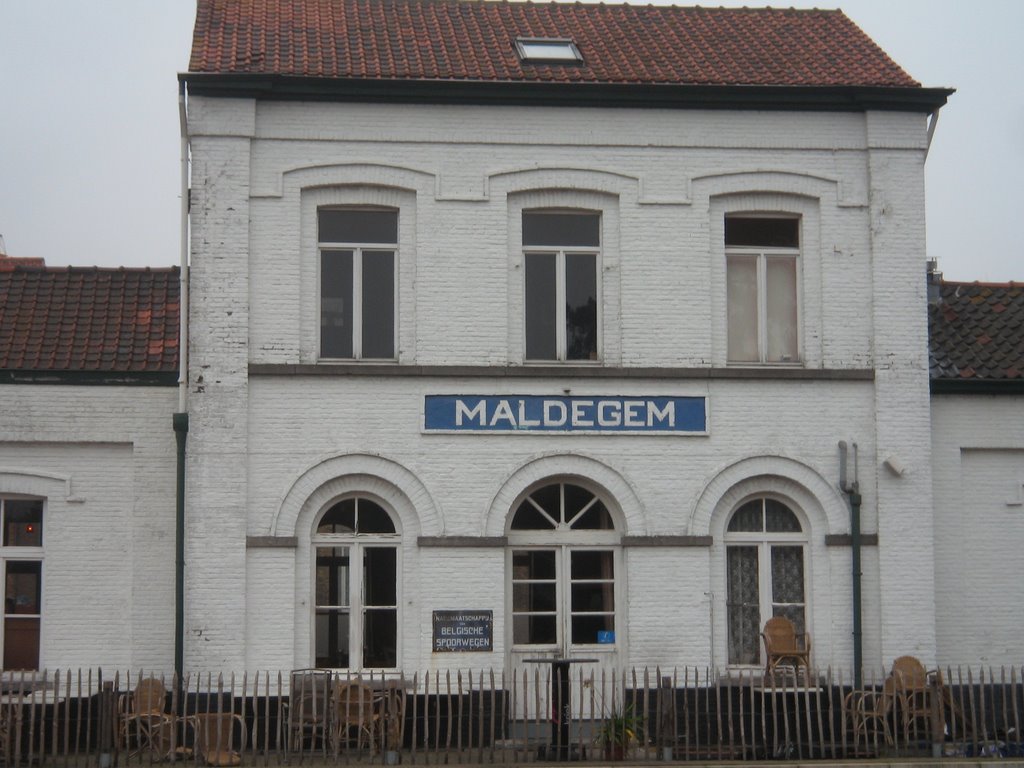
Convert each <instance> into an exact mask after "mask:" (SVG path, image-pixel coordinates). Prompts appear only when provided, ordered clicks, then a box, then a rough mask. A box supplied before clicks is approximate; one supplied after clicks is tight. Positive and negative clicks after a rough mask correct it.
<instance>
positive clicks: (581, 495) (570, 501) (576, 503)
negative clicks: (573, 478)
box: [562, 483, 594, 522]
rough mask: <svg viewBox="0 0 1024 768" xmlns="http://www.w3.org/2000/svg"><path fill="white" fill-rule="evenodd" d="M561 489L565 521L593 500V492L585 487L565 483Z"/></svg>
mask: <svg viewBox="0 0 1024 768" xmlns="http://www.w3.org/2000/svg"><path fill="white" fill-rule="evenodd" d="M562 489H563V490H562V493H563V494H564V495H565V522H569V521H570V520H572V519H573V518H574V517H576V515H578V514H579V512H580V510H581V509H583V508H584V507H585V506H587V505H588V504H590V502H592V501H594V494H592V493H591V492H590V491H588V490H587V489H586V488H581V487H580V486H578V485H572V484H571V483H565V484H563V486H562Z"/></svg>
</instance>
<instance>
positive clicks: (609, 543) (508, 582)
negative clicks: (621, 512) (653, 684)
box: [505, 478, 625, 653]
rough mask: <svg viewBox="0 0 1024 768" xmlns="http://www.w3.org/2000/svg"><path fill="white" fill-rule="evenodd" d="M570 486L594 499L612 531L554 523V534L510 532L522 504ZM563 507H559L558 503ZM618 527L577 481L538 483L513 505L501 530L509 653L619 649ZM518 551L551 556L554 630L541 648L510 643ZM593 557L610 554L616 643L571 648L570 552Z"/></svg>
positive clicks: (621, 582)
mask: <svg viewBox="0 0 1024 768" xmlns="http://www.w3.org/2000/svg"><path fill="white" fill-rule="evenodd" d="M559 484H570V485H578V486H579V487H581V488H584V489H585V490H587V491H589V492H590V493H592V494H594V496H596V497H597V498H598V499H599V500H600V501H601V503H603V504H604V506H605V509H607V510H608V514H609V515H610V516H611V519H612V522H613V523H614V524H615V527H614V528H611V529H609V530H592V529H579V530H577V529H573V528H572V527H571V526H570V525H568V524H566V523H564V522H559V523H558V524H557V525H556V527H555V529H554V530H519V529H513V528H512V521H513V519H514V518H515V513H516V510H518V509H519V507H520V505H521V504H522V503H523V501H524V500H525V499H526V498H527V497H528V496H530V495H532V494H533V493H535V492H536V491H538V490H540V489H541V488H543V487H545V486H548V485H559ZM562 503H564V501H563V502H562ZM619 527H620V521H619V520H618V519H617V516H616V515H615V514H614V512H613V511H612V506H611V504H610V503H609V501H608V499H607V497H606V496H605V495H604V494H603V493H601V492H599V491H598V490H596V489H594V488H593V487H591V486H590V485H588V484H586V483H583V482H580V479H579V478H566V479H558V478H551V479H548V480H545V481H544V482H542V483H538V484H536V485H534V486H533V487H531V489H530V490H529V491H528V492H526V493H523V494H522V495H521V496H520V497H519V498H518V499H517V500H516V502H515V503H514V504H513V505H512V508H511V510H510V511H509V516H508V522H507V526H506V537H507V540H508V545H507V547H506V560H505V573H506V574H507V575H506V578H505V587H506V604H507V605H508V644H509V647H510V648H511V649H512V650H513V651H519V652H524V651H537V652H547V651H563V652H566V653H570V652H573V651H579V650H587V651H588V652H590V651H594V652H599V653H601V652H613V651H616V650H619V649H621V648H623V647H624V642H623V630H624V628H625V610H624V607H625V606H624V603H623V599H624V587H623V585H624V580H625V572H624V571H623V562H622V546H621V543H622V541H621V537H622V532H621V530H620V529H619ZM523 551H534V552H536V551H545V552H550V551H553V552H555V606H556V608H555V613H556V618H555V627H556V630H555V631H556V641H555V644H554V645H542V644H535V643H515V642H514V633H513V630H514V627H513V624H514V616H515V613H514V602H513V572H512V557H513V554H514V553H515V552H523ZM580 551H597V552H611V553H612V568H613V569H614V575H613V577H612V578H613V595H614V601H615V611H614V617H615V642H614V643H570V642H569V639H570V638H571V637H572V616H573V614H572V572H571V558H572V553H573V552H580Z"/></svg>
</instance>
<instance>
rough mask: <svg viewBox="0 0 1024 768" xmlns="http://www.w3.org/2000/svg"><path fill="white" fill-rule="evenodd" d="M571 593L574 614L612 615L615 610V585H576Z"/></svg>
mask: <svg viewBox="0 0 1024 768" xmlns="http://www.w3.org/2000/svg"><path fill="white" fill-rule="evenodd" d="M571 591H572V595H571V600H572V612H573V613H610V612H612V611H614V610H615V585H614V584H608V583H605V584H591V583H589V582H583V583H575V584H573V585H572V590H571Z"/></svg>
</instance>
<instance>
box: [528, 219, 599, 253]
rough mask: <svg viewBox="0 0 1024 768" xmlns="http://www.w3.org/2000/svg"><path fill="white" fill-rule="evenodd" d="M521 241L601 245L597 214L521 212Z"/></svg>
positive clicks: (559, 244) (560, 244)
mask: <svg viewBox="0 0 1024 768" xmlns="http://www.w3.org/2000/svg"><path fill="white" fill-rule="evenodd" d="M523 245H542V246H563V245H564V246H580V245H585V246H591V247H594V248H596V247H598V246H600V245H601V214H599V213H572V212H567V211H559V212H554V211H551V212H546V211H545V212H542V211H531V212H524V213H523Z"/></svg>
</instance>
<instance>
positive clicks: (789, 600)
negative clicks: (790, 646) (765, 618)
mask: <svg viewBox="0 0 1024 768" xmlns="http://www.w3.org/2000/svg"><path fill="white" fill-rule="evenodd" d="M804 603H805V600H804V548H803V547H801V546H773V547H772V615H773V616H785V617H786V618H787V619H789V620H790V621H792V622H793V626H795V627H796V631H797V632H803V631H804V624H805V621H804Z"/></svg>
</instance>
